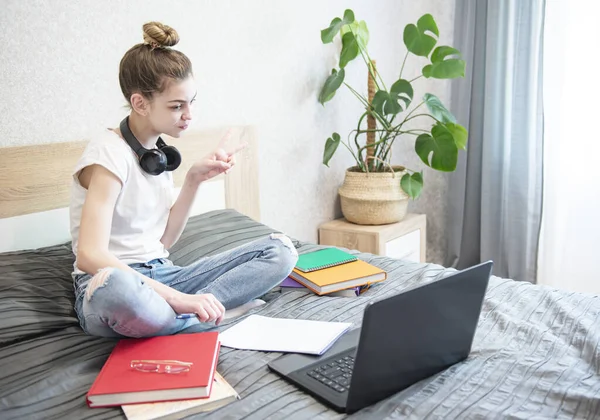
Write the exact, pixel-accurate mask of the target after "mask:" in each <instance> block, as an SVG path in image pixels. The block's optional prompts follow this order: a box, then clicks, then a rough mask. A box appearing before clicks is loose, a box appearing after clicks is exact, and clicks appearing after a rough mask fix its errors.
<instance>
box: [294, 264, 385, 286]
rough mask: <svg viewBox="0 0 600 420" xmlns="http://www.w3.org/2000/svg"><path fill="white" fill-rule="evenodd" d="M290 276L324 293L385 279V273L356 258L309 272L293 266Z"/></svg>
mask: <svg viewBox="0 0 600 420" xmlns="http://www.w3.org/2000/svg"><path fill="white" fill-rule="evenodd" d="M290 277H291V278H292V279H294V280H296V281H297V282H298V283H300V284H303V285H304V286H306V287H308V288H309V289H310V290H312V291H313V292H315V293H316V294H318V295H324V294H327V293H331V292H336V291H338V290H343V289H349V288H351V287H356V286H363V285H365V284H372V283H376V282H379V281H382V280H385V279H386V278H387V273H386V272H385V271H383V270H382V269H380V268H378V267H375V266H373V265H371V264H369V263H367V262H365V261H362V260H356V261H353V262H350V263H346V264H342V265H338V266H336V267H330V268H325V269H323V270H318V271H313V272H310V273H302V272H301V271H300V270H298V269H296V268H294V270H293V271H292V272H291V273H290Z"/></svg>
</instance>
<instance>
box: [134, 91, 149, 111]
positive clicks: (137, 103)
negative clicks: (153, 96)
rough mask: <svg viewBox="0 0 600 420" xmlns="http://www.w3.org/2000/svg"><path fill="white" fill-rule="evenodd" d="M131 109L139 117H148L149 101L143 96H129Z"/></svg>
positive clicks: (136, 94)
mask: <svg viewBox="0 0 600 420" xmlns="http://www.w3.org/2000/svg"><path fill="white" fill-rule="evenodd" d="M130 102H131V108H132V109H133V110H134V111H135V112H137V113H138V114H139V115H141V116H143V117H146V116H148V107H149V101H148V99H146V98H145V97H144V96H143V95H141V94H139V93H134V94H133V95H131V100H130Z"/></svg>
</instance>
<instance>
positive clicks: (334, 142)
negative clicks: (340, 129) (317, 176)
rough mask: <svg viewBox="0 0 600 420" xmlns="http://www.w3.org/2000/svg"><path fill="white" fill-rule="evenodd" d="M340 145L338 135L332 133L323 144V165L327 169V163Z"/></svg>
mask: <svg viewBox="0 0 600 420" xmlns="http://www.w3.org/2000/svg"><path fill="white" fill-rule="evenodd" d="M339 145H340V135H339V134H338V133H333V134H332V135H331V137H329V138H328V139H327V141H326V142H325V150H323V165H325V166H327V167H329V161H330V160H331V158H332V157H333V154H334V153H335V151H336V150H337V148H338V146H339Z"/></svg>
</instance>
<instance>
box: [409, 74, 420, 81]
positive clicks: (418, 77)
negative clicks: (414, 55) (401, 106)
mask: <svg viewBox="0 0 600 420" xmlns="http://www.w3.org/2000/svg"><path fill="white" fill-rule="evenodd" d="M421 77H423V75H420V76H417V77H415V78H414V79H410V80H409V81H408V82H409V83H412V82H414V81H415V80H417V79H420V78H421Z"/></svg>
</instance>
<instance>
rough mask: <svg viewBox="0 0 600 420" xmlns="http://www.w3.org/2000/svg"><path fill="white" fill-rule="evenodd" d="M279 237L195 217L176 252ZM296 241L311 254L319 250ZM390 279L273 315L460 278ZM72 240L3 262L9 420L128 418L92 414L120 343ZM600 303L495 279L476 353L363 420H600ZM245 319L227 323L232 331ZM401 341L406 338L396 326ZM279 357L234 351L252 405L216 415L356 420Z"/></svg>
mask: <svg viewBox="0 0 600 420" xmlns="http://www.w3.org/2000/svg"><path fill="white" fill-rule="evenodd" d="M272 231H273V230H272V229H270V228H268V227H266V226H264V225H261V224H259V223H256V222H254V221H252V220H250V219H249V218H246V217H245V216H242V215H240V214H239V213H236V212H234V211H230V210H228V211H217V212H211V213H207V214H205V215H201V216H197V217H195V218H193V219H192V220H190V223H189V224H188V227H187V228H186V231H185V232H184V235H183V237H182V238H181V240H180V241H179V242H178V244H177V246H176V247H175V248H174V252H173V253H172V259H173V260H174V261H175V262H176V263H178V264H181V265H184V264H188V263H191V262H193V261H194V260H195V259H197V258H198V257H200V256H201V255H210V254H214V253H217V252H221V251H223V250H226V249H230V248H232V247H234V246H236V245H239V244H241V243H244V242H246V241H250V240H253V239H256V238H259V237H262V236H264V235H267V234H268V233H270V232H272ZM296 243H297V247H298V248H299V251H300V252H305V251H309V250H311V249H315V248H316V247H317V246H316V245H312V244H306V243H298V242H296ZM358 255H359V256H360V258H362V259H364V260H366V261H368V262H370V263H372V264H374V265H377V266H379V267H382V268H383V269H385V270H386V271H387V272H388V280H386V281H385V282H383V283H380V284H379V285H376V286H374V287H372V288H371V289H370V290H369V291H367V292H366V293H365V294H364V295H362V296H361V297H359V298H342V297H333V298H332V297H318V296H315V295H313V294H309V293H305V292H304V291H285V292H281V291H280V290H279V289H275V290H273V291H272V292H271V293H270V294H269V295H268V296H267V297H266V299H267V300H268V303H267V304H266V305H264V306H262V307H260V308H257V309H255V310H253V311H252V313H259V314H261V315H267V316H274V317H285V318H303V319H315V320H327V321H351V322H354V323H355V324H356V325H359V324H360V322H361V317H362V310H363V307H364V306H365V303H366V302H368V301H369V300H372V299H380V298H383V297H386V296H391V295H393V294H396V293H400V292H402V291H403V290H404V289H406V288H408V287H411V286H413V285H415V284H421V283H425V282H430V281H432V280H435V279H438V278H440V277H441V276H445V275H447V274H448V273H449V270H448V269H444V268H443V267H440V266H437V265H431V264H415V263H410V262H406V261H399V260H393V259H390V258H385V257H378V256H373V255H370V254H358ZM71 264H72V256H71V253H70V249H69V246H68V244H66V245H61V246H56V247H51V248H45V249H40V250H36V251H27V252H18V253H11V254H0V418H1V419H17V418H18V419H29V418H32V419H33V418H43V419H70V418H73V419H109V418H110V419H112V418H124V415H123V413H122V411H121V410H120V409H119V408H112V409H89V408H87V406H86V404H85V394H86V393H87V391H88V389H89V387H90V386H91V384H92V382H93V381H94V379H95V377H96V375H97V374H98V372H99V371H100V368H101V367H102V365H103V363H104V361H105V360H106V358H107V357H108V355H109V354H110V351H111V349H112V348H113V346H114V345H115V343H116V341H115V340H110V339H104V338H95V337H89V336H86V335H85V334H83V332H82V331H81V329H80V328H79V326H78V323H77V320H76V318H75V315H74V312H73V309H72V305H73V297H72V286H71V279H70V276H69V272H70V270H71ZM599 314H600V299H598V297H596V296H591V295H585V294H578V293H568V292H565V291H559V290H553V289H550V288H547V287H541V286H535V285H531V284H528V283H519V282H515V281H512V280H507V279H500V278H496V277H493V278H492V279H491V280H490V286H489V289H488V293H487V296H486V299H485V303H484V306H483V311H482V314H481V318H480V322H479V326H478V330H477V333H476V336H475V340H474V343H473V350H472V353H471V355H470V357H469V358H468V359H467V360H465V361H464V362H462V363H459V364H457V365H454V366H452V367H451V368H449V369H447V370H446V371H444V372H442V373H440V374H438V375H435V376H433V377H431V378H429V379H427V380H424V381H421V382H420V383H418V384H415V385H414V386H412V387H410V388H408V389H406V390H405V391H403V392H400V393H398V394H396V395H394V396H392V397H390V398H388V399H386V400H384V401H381V402H379V403H377V404H375V405H373V406H371V407H368V408H366V409H364V410H362V411H360V412H358V413H356V414H354V415H352V416H349V417H351V418H357V419H363V418H364V419H392V418H394V419H400V418H402V419H404V418H410V419H426V418H427V419H455V418H456V419H498V418H502V419H504V418H511V419H548V418H565V419H570V418H576V419H585V418H597V417H599V416H600V374H599V369H600V362H599V356H598V342H599V340H600V328H599V325H598V316H599ZM239 320H240V319H236V320H231V321H229V322H228V323H226V324H224V325H223V326H222V327H221V329H222V330H224V329H226V328H228V327H229V326H231V325H232V324H233V323H235V322H238V321H239ZM390 334H394V331H393V329H390ZM280 355H281V354H280V353H265V352H255V351H241V350H233V349H229V348H222V349H221V353H220V357H219V364H218V368H217V369H218V371H219V372H220V373H221V374H222V375H223V376H224V377H225V378H226V379H227V381H228V382H229V383H231V384H232V385H233V386H234V388H235V389H236V390H237V391H238V392H239V394H240V395H241V397H242V398H241V400H239V401H237V402H234V403H232V404H230V405H228V406H226V407H223V408H222V409H219V410H217V411H214V412H212V413H208V414H199V415H195V416H191V417H190V418H207V419H219V420H221V419H280V418H285V419H286V420H294V419H333V418H336V419H337V418H343V417H345V416H344V415H341V414H338V413H336V412H334V411H332V410H329V409H328V408H327V407H325V406H324V405H322V404H321V403H319V402H317V401H316V400H315V399H313V398H312V397H310V396H309V395H307V394H305V393H304V392H302V391H299V390H298V389H296V388H295V387H294V386H293V385H291V384H289V383H287V382H285V381H284V380H282V379H280V378H279V377H278V376H277V375H275V374H274V373H271V372H270V371H269V370H268V368H267V363H268V362H269V361H271V360H274V359H275V358H277V357H279V356H280Z"/></svg>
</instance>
